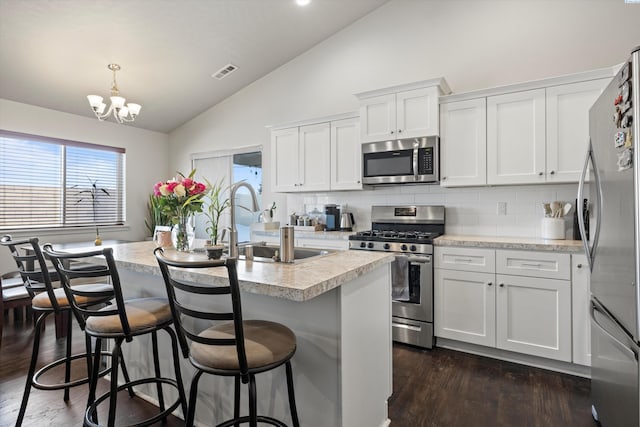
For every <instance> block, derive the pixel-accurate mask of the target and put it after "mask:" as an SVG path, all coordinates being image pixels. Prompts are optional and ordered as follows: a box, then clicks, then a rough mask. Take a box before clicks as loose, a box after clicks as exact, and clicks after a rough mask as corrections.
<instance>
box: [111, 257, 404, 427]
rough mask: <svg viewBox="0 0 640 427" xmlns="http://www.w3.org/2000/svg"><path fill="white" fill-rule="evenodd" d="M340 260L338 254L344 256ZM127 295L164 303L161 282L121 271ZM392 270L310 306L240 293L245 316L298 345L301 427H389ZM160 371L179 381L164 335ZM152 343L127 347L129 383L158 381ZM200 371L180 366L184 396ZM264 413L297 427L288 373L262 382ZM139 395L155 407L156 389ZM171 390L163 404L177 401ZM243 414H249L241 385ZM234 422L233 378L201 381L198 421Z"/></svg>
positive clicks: (383, 268) (140, 340)
mask: <svg viewBox="0 0 640 427" xmlns="http://www.w3.org/2000/svg"><path fill="white" fill-rule="evenodd" d="M338 256H339V255H338ZM119 272H120V276H121V280H122V282H123V287H124V288H125V296H126V297H127V298H133V297H143V296H166V292H165V288H164V283H163V281H162V278H161V277H159V276H156V275H151V274H144V273H138V272H134V271H132V270H129V269H127V268H123V267H122V266H119ZM390 274H391V273H390V264H388V263H386V264H382V265H380V266H379V267H377V268H375V269H374V270H371V271H369V272H367V273H364V274H363V275H361V276H359V277H356V278H355V279H353V280H351V281H349V282H346V283H343V284H342V285H340V286H338V287H336V288H334V289H331V290H329V291H327V292H325V293H323V294H321V295H319V296H316V297H314V298H311V299H309V300H307V301H304V302H298V301H292V300H288V299H283V298H276V297H273V296H266V295H259V294H253V293H248V292H244V291H243V292H242V309H243V317H244V319H245V320H247V319H263V320H272V321H276V322H280V323H282V324H284V325H286V326H288V327H289V328H291V329H292V330H293V331H294V332H295V334H296V336H297V340H298V347H297V352H296V354H295V355H294V357H293V359H292V366H293V374H294V386H295V394H296V402H297V407H298V415H299V419H300V424H301V425H302V426H305V427H307V426H309V427H339V426H342V427H378V426H386V425H389V423H390V421H389V419H388V413H387V400H388V398H389V396H391V393H392V347H391V298H390V295H391V289H390V283H391V280H390ZM158 338H159V346H160V354H161V369H162V373H163V375H169V376H171V377H173V368H172V362H171V356H170V354H171V352H170V348H171V347H170V341H169V338H168V336H167V334H166V333H164V332H162V331H161V332H159V333H158ZM150 348H151V338H150V337H149V336H142V337H136V338H135V339H134V340H133V342H131V343H125V344H124V345H123V352H124V354H125V359H126V362H127V367H128V369H129V373H130V376H131V378H139V377H142V376H153V362H152V357H151V351H150ZM193 372H194V369H193V368H192V366H191V364H190V363H189V361H188V360H187V359H182V376H183V381H184V385H185V392H186V393H187V395H188V393H189V387H190V384H191V376H192V375H193ZM256 382H257V389H258V413H259V414H263V415H269V416H273V417H275V418H278V419H280V420H282V421H283V422H285V423H286V424H288V425H291V417H290V415H289V404H288V398H287V387H286V378H285V370H284V366H283V367H281V368H278V369H275V370H273V371H270V372H266V373H263V374H259V375H257V376H256ZM140 391H141V392H142V393H143V394H145V395H148V396H150V400H151V401H155V396H156V392H155V388H154V387H147V388H146V389H140ZM176 394H177V393H175V391H174V390H170V389H165V401H166V402H171V401H172V399H175V397H176ZM241 408H242V409H241V413H242V414H248V400H247V387H246V386H245V385H243V387H242V396H241ZM232 416H233V378H226V377H219V376H213V375H207V374H205V375H203V377H202V379H201V380H200V384H199V397H198V403H197V408H196V421H197V424H200V425H208V426H210V425H215V424H217V423H220V422H222V421H223V420H225V419H229V418H231V417H232Z"/></svg>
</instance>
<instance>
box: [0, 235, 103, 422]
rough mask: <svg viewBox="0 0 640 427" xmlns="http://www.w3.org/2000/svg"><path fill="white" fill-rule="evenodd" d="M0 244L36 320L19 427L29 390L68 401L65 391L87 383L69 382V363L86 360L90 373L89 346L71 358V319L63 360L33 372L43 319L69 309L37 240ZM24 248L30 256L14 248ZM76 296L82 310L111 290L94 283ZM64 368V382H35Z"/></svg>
mask: <svg viewBox="0 0 640 427" xmlns="http://www.w3.org/2000/svg"><path fill="white" fill-rule="evenodd" d="M0 244H1V245H3V246H6V247H8V248H9V250H10V251H11V255H12V256H13V259H14V260H15V262H16V264H17V266H18V269H19V271H20V275H21V276H22V280H23V282H24V287H25V288H26V289H27V291H28V293H29V296H30V297H31V298H32V299H31V308H32V310H33V311H34V313H35V315H36V316H37V320H36V322H35V326H34V328H35V336H34V338H33V349H32V352H31V362H30V364H29V372H28V374H27V380H26V384H25V388H24V393H23V395H22V403H21V405H20V411H19V412H18V418H17V420H16V425H17V426H19V425H21V424H22V420H23V418H24V414H25V411H26V409H27V402H28V400H29V394H30V392H31V387H34V388H37V389H39V390H60V389H64V400H65V402H66V401H68V400H69V388H70V387H75V386H79V385H82V384H86V383H88V382H89V376H88V374H87V376H86V377H84V378H81V379H76V380H74V381H71V362H72V361H73V360H76V359H80V358H86V360H87V369H88V370H87V372H90V371H91V370H92V366H91V363H92V360H91V342H90V341H89V340H88V339H87V340H85V345H86V349H87V350H86V352H85V353H80V354H75V355H72V354H71V343H72V336H71V333H72V330H73V328H72V322H71V319H69V321H68V322H67V325H66V326H67V334H66V335H67V336H66V353H65V356H64V357H63V358H60V359H58V360H56V361H54V362H51V363H49V364H47V365H45V366H43V367H42V368H40V369H39V370H38V371H37V372H36V364H37V361H38V351H39V348H40V334H41V333H42V330H43V327H44V322H45V319H46V318H47V317H48V316H49V315H50V314H56V315H62V314H64V313H69V312H70V310H71V306H70V305H69V302H68V300H67V295H66V294H65V291H64V289H62V288H58V289H54V287H53V284H52V282H54V281H57V280H58V275H57V273H55V272H54V273H50V272H49V271H48V269H47V264H46V262H45V259H44V256H43V254H42V251H41V249H40V245H39V243H38V239H37V238H35V237H34V238H30V239H23V240H13V239H12V238H11V236H10V235H5V236H3V237H2V238H0ZM23 245H27V247H28V248H29V249H30V252H32V254H31V255H21V254H20V252H19V250H18V246H23ZM87 276H88V277H89V276H93V274H92V273H91V271H87ZM74 290H75V291H76V292H78V293H79V294H80V295H82V296H81V297H80V298H79V299H78V304H79V305H80V306H82V307H86V306H88V305H93V304H103V303H107V302H109V301H110V300H111V299H112V298H113V288H112V287H111V285H109V284H105V283H94V284H85V285H78V286H76V287H75V288H74ZM62 364H64V365H65V379H64V382H62V383H58V384H44V383H41V382H40V381H39V378H40V376H42V375H43V374H44V373H45V372H47V371H49V370H50V369H52V368H54V367H56V366H59V365H62ZM107 373H108V369H105V370H103V371H101V372H100V373H99V375H100V376H103V375H106V374H107Z"/></svg>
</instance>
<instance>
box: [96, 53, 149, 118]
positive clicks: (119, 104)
mask: <svg viewBox="0 0 640 427" xmlns="http://www.w3.org/2000/svg"><path fill="white" fill-rule="evenodd" d="M107 68H109V70H111V71H112V72H113V83H112V84H111V97H110V100H111V105H110V106H109V109H107V111H106V112H105V109H106V108H107V105H106V104H105V103H104V102H102V101H103V99H104V98H102V97H101V96H99V95H87V100H88V101H89V105H90V106H91V109H92V110H93V112H94V114H95V115H96V117H97V118H98V120H100V121H101V122H102V121H104V120H106V119H107V118H109V116H111V115H113V117H114V118H115V119H116V121H117V122H118V123H124V122H132V121H134V120H135V119H136V117H137V116H138V114H140V109H141V108H142V106H141V105H140V104H134V103H129V104H127V106H126V107H125V102H126V101H127V100H126V99H125V98H124V97H122V96H120V91H119V90H118V83H117V82H116V72H117V71H120V69H121V67H120V65H118V64H109V65H107Z"/></svg>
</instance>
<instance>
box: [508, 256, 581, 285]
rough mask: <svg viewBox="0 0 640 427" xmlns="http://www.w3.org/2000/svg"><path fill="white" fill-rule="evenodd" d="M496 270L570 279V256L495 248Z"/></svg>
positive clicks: (512, 273) (514, 273)
mask: <svg viewBox="0 0 640 427" xmlns="http://www.w3.org/2000/svg"><path fill="white" fill-rule="evenodd" d="M496 272H497V273H498V274H511V275H514V276H530V277H544V278H548V279H560V280H570V279H571V257H570V255H569V254H559V253H548V252H528V251H502V250H497V251H496Z"/></svg>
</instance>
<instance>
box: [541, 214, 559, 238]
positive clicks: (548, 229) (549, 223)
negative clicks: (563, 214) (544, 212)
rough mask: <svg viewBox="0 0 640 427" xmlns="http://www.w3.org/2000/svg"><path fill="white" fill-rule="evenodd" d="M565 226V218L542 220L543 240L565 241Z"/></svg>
mask: <svg viewBox="0 0 640 427" xmlns="http://www.w3.org/2000/svg"><path fill="white" fill-rule="evenodd" d="M564 226H565V221H564V218H542V238H543V239H554V240H557V239H564V238H565V230H564Z"/></svg>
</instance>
